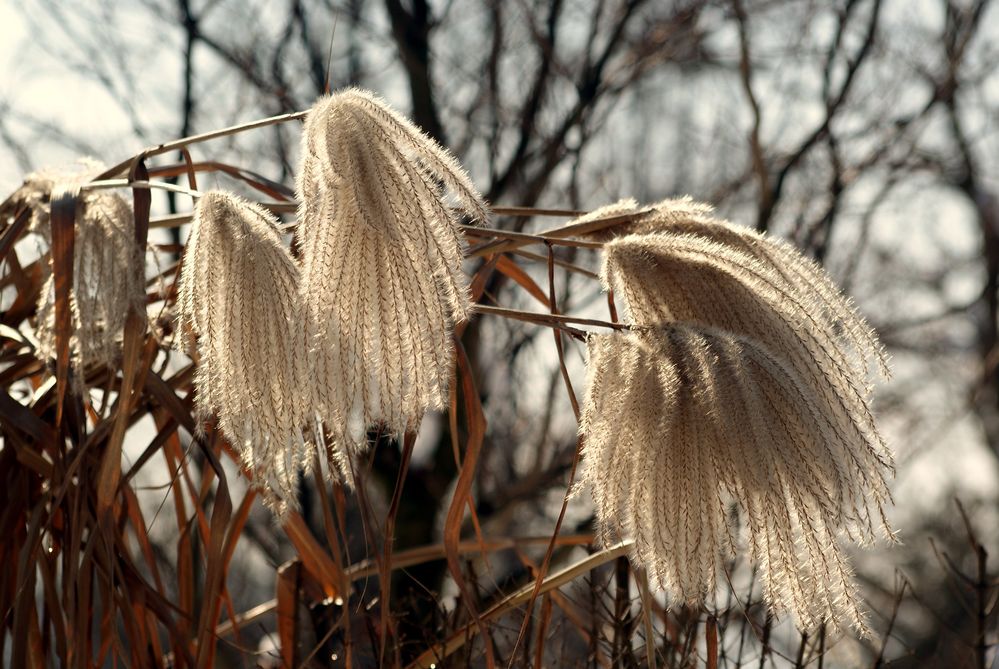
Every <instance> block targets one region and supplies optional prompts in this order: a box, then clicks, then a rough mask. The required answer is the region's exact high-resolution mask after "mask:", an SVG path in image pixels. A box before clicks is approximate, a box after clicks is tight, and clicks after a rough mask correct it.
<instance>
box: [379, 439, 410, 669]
mask: <svg viewBox="0 0 999 669" xmlns="http://www.w3.org/2000/svg"><path fill="white" fill-rule="evenodd" d="M415 445H416V432H406V434H405V436H404V437H403V443H402V460H401V461H400V463H399V472H398V474H397V475H396V479H395V488H394V490H393V492H392V501H391V502H390V503H389V510H388V514H387V515H386V517H385V537H384V539H383V544H382V555H383V557H382V560H381V563H380V565H379V567H380V568H379V574H378V577H379V580H380V581H381V591H382V607H381V616H380V621H379V625H380V628H381V630H380V640H381V647H380V649H379V655H378V657H379V663H380V664H381V665H383V666H384V664H385V644H386V643H387V641H388V636H389V635H388V632H389V625H388V621H389V619H390V618H391V616H392V607H391V601H392V545H393V543H394V541H395V519H396V515H397V514H398V513H399V505H400V503H401V502H402V488H403V486H404V485H405V484H406V473H407V472H408V471H409V462H410V460H411V459H412V457H413V447H414V446H415ZM395 650H396V657H395V664H399V657H398V652H399V645H398V644H396V645H395Z"/></svg>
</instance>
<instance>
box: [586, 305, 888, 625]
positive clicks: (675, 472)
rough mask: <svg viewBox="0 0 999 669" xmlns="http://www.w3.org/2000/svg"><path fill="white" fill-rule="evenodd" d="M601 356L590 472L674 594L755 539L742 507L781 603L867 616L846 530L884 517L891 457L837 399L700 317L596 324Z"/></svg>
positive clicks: (681, 595) (800, 610) (751, 547)
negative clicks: (606, 329) (621, 328)
mask: <svg viewBox="0 0 999 669" xmlns="http://www.w3.org/2000/svg"><path fill="white" fill-rule="evenodd" d="M589 370H590V383H589V389H588V391H587V397H586V402H585V409H584V413H583V419H582V425H581V430H582V431H583V433H584V434H585V435H586V446H585V449H586V450H585V458H584V463H585V465H584V478H585V479H586V480H587V481H589V482H590V484H591V487H592V490H593V496H594V500H595V503H596V510H597V517H598V520H599V524H600V531H601V533H602V538H603V540H604V541H605V542H611V541H614V540H616V539H618V538H620V537H622V536H631V537H633V538H634V539H635V548H634V553H633V557H634V558H635V559H636V561H637V562H638V563H640V564H642V565H645V566H646V567H647V568H648V569H649V573H650V575H651V576H653V577H654V578H655V580H656V581H658V583H659V585H660V586H661V587H662V588H664V589H665V590H666V591H667V592H669V593H670V594H671V595H672V596H673V598H674V601H677V602H678V603H681V602H682V603H691V604H699V603H701V602H703V601H704V599H705V598H706V597H708V596H710V595H711V594H712V593H714V591H715V586H716V579H717V574H718V573H719V569H720V568H721V566H722V561H723V560H725V559H728V558H730V557H732V556H733V555H735V554H736V552H737V550H738V549H739V547H740V545H741V543H742V540H741V539H740V537H739V536H738V530H737V527H736V523H735V522H734V518H733V515H732V513H731V511H732V510H737V511H738V517H739V518H740V519H741V521H742V522H743V524H744V525H745V527H746V529H747V530H748V532H747V534H748V539H747V540H746V541H747V543H748V551H749V554H750V557H751V558H752V559H753V560H754V561H756V562H757V564H758V565H759V566H760V568H761V572H762V576H763V582H764V585H765V596H766V599H767V601H768V603H769V604H770V605H771V606H773V607H775V608H777V609H787V610H790V611H791V612H793V613H794V614H795V615H796V616H797V618H798V620H799V622H800V623H801V625H802V626H803V627H804V628H806V629H808V628H811V627H813V626H814V625H816V624H818V623H820V622H824V621H825V622H832V623H835V624H838V625H842V626H846V625H853V626H855V627H857V628H860V629H864V623H863V617H862V615H861V613H860V608H859V604H858V599H857V593H856V587H855V585H854V583H853V579H852V576H851V570H850V567H849V564H848V562H847V559H846V556H845V554H844V552H843V550H842V548H841V547H840V546H839V543H838V538H839V534H840V533H841V532H846V533H847V534H849V535H850V536H860V535H864V534H866V533H868V532H869V528H870V525H871V518H872V516H873V517H880V515H881V505H882V503H883V501H884V494H885V493H884V490H885V488H884V486H885V479H884V474H885V470H886V466H885V464H884V463H883V462H882V461H881V458H880V457H879V455H878V454H877V453H876V452H875V450H874V449H873V448H872V447H871V446H870V445H868V444H865V443H864V440H863V439H860V438H858V435H857V430H854V429H852V428H850V427H849V426H846V425H843V424H842V423H841V422H839V421H837V419H836V418H835V416H836V415H837V414H838V413H839V411H840V408H839V407H838V406H836V401H835V399H833V398H831V397H829V396H827V395H825V394H822V393H818V392H816V391H815V390H814V389H813V388H812V386H811V384H810V383H809V382H808V381H807V380H806V379H805V378H803V376H802V375H801V374H800V373H799V372H798V371H796V370H795V369H794V367H793V366H792V365H790V364H788V363H787V361H786V360H784V359H783V358H782V357H781V356H779V355H777V354H775V353H774V352H772V351H771V350H770V349H768V348H767V347H766V346H764V345H762V344H761V343H760V342H759V341H757V340H754V339H752V338H749V337H745V336H740V335H737V334H734V333H731V332H726V331H723V330H720V329H718V328H714V327H709V326H704V325H695V324H689V323H669V324H664V325H660V326H653V327H650V328H647V329H644V330H641V331H637V332H633V333H626V334H621V333H616V334H610V335H599V336H593V337H591V339H590V344H589ZM855 422H856V425H855V427H856V428H857V429H858V430H859V428H860V425H861V424H862V423H863V420H862V419H860V418H859V417H858V418H857V419H856V421H855Z"/></svg>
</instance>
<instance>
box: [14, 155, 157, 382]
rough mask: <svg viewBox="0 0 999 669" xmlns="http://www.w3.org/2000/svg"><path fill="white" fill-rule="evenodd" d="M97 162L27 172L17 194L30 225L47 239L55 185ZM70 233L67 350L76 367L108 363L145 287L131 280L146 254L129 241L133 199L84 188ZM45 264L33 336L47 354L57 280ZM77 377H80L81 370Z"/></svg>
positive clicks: (79, 178) (78, 182)
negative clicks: (73, 168)
mask: <svg viewBox="0 0 999 669" xmlns="http://www.w3.org/2000/svg"><path fill="white" fill-rule="evenodd" d="M102 169H103V165H101V164H100V163H97V162H95V161H86V162H84V163H83V164H82V165H81V168H80V169H79V170H76V171H65V170H54V169H50V170H41V171H38V172H34V173H32V174H29V175H28V177H27V178H26V179H25V182H24V185H23V186H22V187H21V188H20V189H19V190H18V192H17V193H16V194H15V198H16V199H17V201H19V202H20V203H22V204H24V205H27V206H28V207H29V208H30V209H31V223H30V229H31V230H32V231H33V232H35V233H37V234H38V235H39V236H40V237H41V238H42V239H44V240H45V241H46V242H47V243H48V242H50V241H51V224H50V214H51V202H50V200H51V198H52V194H53V192H54V190H55V189H57V188H62V187H67V186H76V187H79V186H82V185H83V184H84V183H86V182H87V181H89V180H90V179H91V178H92V177H93V176H95V175H96V174H97V173H98V172H100V171H101V170H102ZM74 237H75V240H74V244H75V249H76V250H75V254H74V258H73V281H72V286H71V290H70V305H71V309H72V326H73V330H72V335H71V338H70V352H71V356H72V364H73V367H74V368H75V369H76V370H77V371H78V372H82V370H83V369H85V368H86V367H88V366H91V365H113V364H114V363H115V361H116V360H117V359H118V356H119V354H120V351H121V339H122V336H123V331H124V327H125V321H126V319H127V318H128V313H129V311H130V310H131V309H136V310H139V311H141V310H143V309H144V304H143V299H144V297H145V287H144V286H143V285H142V283H141V282H139V281H137V280H136V278H137V277H138V276H141V275H142V268H143V265H142V263H143V261H144V257H143V254H142V252H141V250H140V249H138V248H137V247H136V245H135V221H134V217H133V214H132V207H131V205H129V203H128V202H127V201H126V200H125V199H124V198H122V197H121V196H120V195H118V194H117V193H114V192H111V191H107V190H91V191H84V192H83V194H82V195H81V196H80V198H79V201H78V204H77V210H76V221H75V224H74ZM44 267H45V269H46V271H47V273H48V276H47V277H46V280H45V282H44V284H43V286H42V290H41V293H40V294H39V298H38V305H37V326H36V336H37V338H38V355H39V357H41V358H42V359H52V358H55V356H56V334H55V282H54V278H53V276H52V273H51V265H50V264H46V265H45V266H44ZM76 381H77V382H82V381H83V378H82V374H78V375H77V378H76Z"/></svg>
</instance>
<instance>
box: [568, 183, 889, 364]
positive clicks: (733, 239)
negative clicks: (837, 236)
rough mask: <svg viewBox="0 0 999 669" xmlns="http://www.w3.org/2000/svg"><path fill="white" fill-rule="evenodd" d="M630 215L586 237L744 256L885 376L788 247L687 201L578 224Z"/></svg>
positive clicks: (859, 326) (860, 327) (815, 269)
mask: <svg viewBox="0 0 999 669" xmlns="http://www.w3.org/2000/svg"><path fill="white" fill-rule="evenodd" d="M633 212H639V213H638V215H636V217H635V219H634V220H633V221H629V222H627V223H624V224H618V225H615V226H613V227H610V228H607V229H605V230H600V231H598V232H595V233H591V236H593V237H597V238H600V239H604V240H611V239H615V238H618V237H622V236H625V235H630V234H655V233H669V234H672V235H691V236H694V237H697V238H701V239H704V240H707V241H712V242H716V243H717V244H720V245H722V246H725V247H728V248H729V249H731V250H733V251H738V252H740V253H742V254H745V255H747V256H750V257H752V258H753V259H754V260H756V261H757V262H758V263H760V264H761V265H763V266H764V268H765V270H766V271H767V272H768V274H769V277H768V280H772V281H776V282H778V283H779V285H780V287H781V290H784V291H787V292H790V293H792V294H793V295H794V296H795V299H796V300H797V301H798V302H800V303H802V304H807V305H808V307H809V309H810V310H811V311H812V312H813V314H815V315H816V316H817V317H818V318H819V319H820V320H821V321H822V323H823V324H824V325H825V326H826V327H827V328H828V329H832V330H834V331H836V332H837V336H838V338H839V341H840V342H841V344H842V345H844V346H845V347H846V348H848V349H850V350H852V351H853V352H854V353H859V356H854V357H853V361H854V362H855V363H857V364H858V365H869V364H873V365H876V366H877V367H878V369H879V371H880V372H881V373H882V375H884V376H887V375H888V365H887V360H886V357H885V355H884V353H883V350H882V348H881V345H880V344H879V343H878V340H877V336H876V335H875V334H874V332H873V331H872V330H871V328H870V327H869V326H868V325H867V324H866V323H865V322H864V319H863V318H862V317H861V316H860V314H858V313H857V311H856V309H855V308H854V307H853V305H852V303H851V301H850V300H849V299H848V298H846V297H844V296H843V295H842V294H841V293H840V291H839V288H837V286H836V285H835V284H834V283H833V281H832V280H831V279H830V278H829V275H828V274H827V273H826V271H825V270H824V269H822V267H820V266H819V265H818V264H817V263H815V262H814V261H813V260H811V259H810V258H806V257H805V256H803V255H802V254H801V253H800V252H799V251H798V250H797V249H796V248H795V247H794V246H793V245H791V244H788V243H787V242H784V241H782V240H780V239H776V238H774V237H769V236H767V235H763V234H760V233H758V232H756V231H755V230H752V229H750V228H747V227H745V226H741V225H734V224H732V223H729V222H728V221H725V220H722V219H718V218H716V217H715V216H714V208H713V207H711V205H708V204H705V203H702V202H696V201H694V200H693V199H691V198H690V197H689V196H687V197H681V198H675V199H668V200H663V201H661V202H658V203H656V204H653V205H650V206H649V207H641V206H639V205H638V204H637V203H636V202H635V201H634V200H630V199H626V200H620V201H619V202H617V203H614V204H611V205H608V206H606V207H603V208H601V209H598V210H595V211H593V212H591V213H590V214H588V215H587V216H585V217H583V218H580V219H578V221H583V220H584V219H587V218H605V217H608V216H612V215H618V214H624V213H633ZM856 371H857V374H858V375H859V376H861V377H863V376H864V375H865V373H866V370H865V369H859V368H858V369H857V370H856Z"/></svg>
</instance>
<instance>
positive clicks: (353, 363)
mask: <svg viewBox="0 0 999 669" xmlns="http://www.w3.org/2000/svg"><path fill="white" fill-rule="evenodd" d="M297 191H298V196H299V198H300V203H301V204H300V209H299V220H300V228H299V235H300V242H301V250H302V280H301V295H302V301H303V304H304V305H305V307H304V308H305V322H306V330H307V333H308V338H309V346H310V349H311V352H312V370H313V372H314V380H315V395H316V396H315V405H316V406H317V407H318V408H319V411H320V414H321V415H322V417H323V419H324V420H325V421H326V422H327V423H328V424H330V425H339V426H341V429H342V431H343V435H342V438H344V439H345V440H346V441H347V442H349V443H350V444H351V445H352V446H354V447H363V446H364V444H365V442H366V430H367V428H368V427H370V426H372V425H375V424H379V425H383V426H384V427H386V428H387V430H388V432H390V433H393V434H400V433H402V432H405V431H406V430H413V429H416V428H417V426H418V424H419V421H420V420H421V418H422V417H423V415H424V413H425V412H426V411H427V410H428V409H442V408H444V407H445V405H446V400H447V386H448V381H449V379H450V375H451V369H452V355H453V350H452V334H451V333H452V330H453V327H454V325H455V324H456V323H458V322H460V321H462V320H464V319H465V318H466V317H467V316H468V313H469V308H470V299H469V288H468V280H467V277H466V276H465V274H464V273H463V272H462V269H461V264H462V236H461V232H460V230H459V228H458V223H459V221H458V219H457V214H456V212H455V211H453V210H452V209H451V207H449V206H448V200H449V196H450V198H451V199H452V200H453V202H454V203H455V204H456V206H457V209H458V211H459V212H462V213H464V214H465V215H467V216H468V217H469V218H470V219H472V220H476V221H485V220H486V219H487V217H488V213H487V209H486V206H485V203H484V202H483V201H482V198H481V196H480V195H479V194H478V192H477V191H476V190H475V187H474V186H473V185H472V183H471V181H470V179H469V178H468V176H467V175H466V174H465V172H464V171H463V170H462V168H461V167H460V166H459V165H458V163H457V161H456V160H455V159H454V158H453V157H452V156H451V155H450V154H449V153H448V152H447V151H446V150H445V149H443V148H442V147H440V146H439V145H438V144H437V143H436V142H434V141H433V140H432V139H431V138H429V137H427V136H426V135H424V134H423V133H422V132H420V131H419V130H418V129H417V128H416V127H415V126H413V125H412V124H411V123H410V122H409V121H407V120H406V119H404V118H403V117H402V116H400V115H399V114H397V113H396V112H394V111H393V110H392V109H391V108H389V107H388V105H386V104H385V103H384V102H383V101H381V100H380V99H379V98H377V97H375V96H374V95H372V94H371V93H368V92H366V91H362V90H358V89H347V90H344V91H342V92H338V93H335V94H333V95H331V96H327V97H324V98H322V99H320V100H319V101H318V102H316V104H315V105H314V106H313V108H312V110H311V111H310V112H309V115H308V117H307V118H306V122H305V128H304V132H303V135H302V160H301V167H300V170H299V174H298V178H297Z"/></svg>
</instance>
